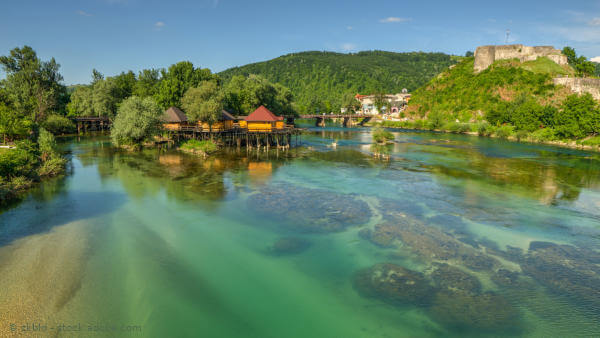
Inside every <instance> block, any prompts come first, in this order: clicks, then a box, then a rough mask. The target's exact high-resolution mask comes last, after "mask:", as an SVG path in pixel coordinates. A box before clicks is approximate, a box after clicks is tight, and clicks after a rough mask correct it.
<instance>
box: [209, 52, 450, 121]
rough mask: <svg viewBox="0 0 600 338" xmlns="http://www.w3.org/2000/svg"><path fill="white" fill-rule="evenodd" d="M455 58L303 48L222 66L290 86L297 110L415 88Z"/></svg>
mask: <svg viewBox="0 0 600 338" xmlns="http://www.w3.org/2000/svg"><path fill="white" fill-rule="evenodd" d="M459 59H460V57H456V56H451V55H447V54H443V53H423V52H411V53H394V52H384V51H365V52H359V53H352V54H343V53H334V52H316V51H313V52H302V53H294V54H288V55H284V56H281V57H278V58H275V59H272V60H269V61H264V62H258V63H253V64H249V65H245V66H241V67H234V68H230V69H227V70H225V71H223V72H221V73H219V75H220V76H221V77H222V78H223V81H225V82H226V83H227V82H229V81H231V79H232V78H233V77H234V76H239V75H242V76H248V75H249V74H256V75H260V76H262V77H264V78H266V79H267V80H269V81H271V82H274V83H279V84H281V85H283V86H285V87H287V88H289V89H290V91H291V92H292V94H293V95H294V97H295V99H296V104H297V109H298V111H300V112H330V111H339V108H340V107H341V105H342V102H343V97H344V94H348V93H352V94H353V95H354V94H357V93H359V94H377V93H400V92H401V91H402V89H403V88H406V89H408V90H409V91H413V90H416V89H417V88H419V87H421V86H422V85H424V84H425V83H427V82H428V81H429V80H431V79H432V78H433V77H435V76H436V75H438V74H439V73H441V72H442V71H443V70H445V69H446V68H448V67H449V66H450V65H453V64H455V63H456V62H457V61H458V60H459Z"/></svg>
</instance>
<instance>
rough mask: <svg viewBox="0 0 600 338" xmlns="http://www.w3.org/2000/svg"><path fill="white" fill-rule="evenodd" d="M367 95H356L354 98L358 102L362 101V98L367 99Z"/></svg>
mask: <svg viewBox="0 0 600 338" xmlns="http://www.w3.org/2000/svg"><path fill="white" fill-rule="evenodd" d="M367 96H369V95H360V94H356V95H355V96H354V97H355V98H356V99H358V100H360V99H362V98H363V97H367Z"/></svg>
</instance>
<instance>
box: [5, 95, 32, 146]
mask: <svg viewBox="0 0 600 338" xmlns="http://www.w3.org/2000/svg"><path fill="white" fill-rule="evenodd" d="M30 130H31V121H30V120H28V119H25V118H24V117H23V116H19V115H18V114H16V113H14V112H13V110H12V109H11V108H10V107H9V106H7V105H5V104H3V103H0V134H1V135H2V140H3V142H4V143H6V142H7V141H12V140H13V139H14V138H15V136H26V135H27V134H29V131H30Z"/></svg>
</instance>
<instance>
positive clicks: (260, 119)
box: [239, 106, 285, 132]
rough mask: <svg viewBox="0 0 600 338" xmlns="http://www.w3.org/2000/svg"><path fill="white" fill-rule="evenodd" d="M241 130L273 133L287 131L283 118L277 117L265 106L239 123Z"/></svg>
mask: <svg viewBox="0 0 600 338" xmlns="http://www.w3.org/2000/svg"><path fill="white" fill-rule="evenodd" d="M239 124H240V128H244V129H247V130H248V131H250V132H252V131H261V132H262V131H272V130H277V129H285V122H284V120H283V117H282V116H276V115H275V114H273V113H272V112H271V111H270V110H269V109H267V108H266V107H265V106H260V107H258V108H257V109H256V110H255V111H254V112H252V114H250V115H248V116H246V117H245V118H244V119H243V120H241V121H240V122H239Z"/></svg>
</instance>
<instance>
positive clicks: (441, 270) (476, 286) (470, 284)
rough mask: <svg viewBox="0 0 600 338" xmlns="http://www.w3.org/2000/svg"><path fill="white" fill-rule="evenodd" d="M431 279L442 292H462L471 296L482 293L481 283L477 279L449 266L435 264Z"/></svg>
mask: <svg viewBox="0 0 600 338" xmlns="http://www.w3.org/2000/svg"><path fill="white" fill-rule="evenodd" d="M431 279H432V280H433V282H434V283H435V285H436V286H437V287H438V288H440V289H441V290H449V291H455V290H461V291H464V292H468V293H471V294H477V293H479V292H480V291H481V283H480V282H479V279H477V277H475V276H473V275H471V274H468V273H466V272H464V271H463V270H461V269H459V268H457V267H454V266H451V265H448V264H435V265H434V270H433V271H432V272H431Z"/></svg>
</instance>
